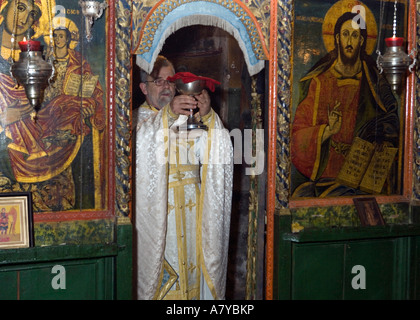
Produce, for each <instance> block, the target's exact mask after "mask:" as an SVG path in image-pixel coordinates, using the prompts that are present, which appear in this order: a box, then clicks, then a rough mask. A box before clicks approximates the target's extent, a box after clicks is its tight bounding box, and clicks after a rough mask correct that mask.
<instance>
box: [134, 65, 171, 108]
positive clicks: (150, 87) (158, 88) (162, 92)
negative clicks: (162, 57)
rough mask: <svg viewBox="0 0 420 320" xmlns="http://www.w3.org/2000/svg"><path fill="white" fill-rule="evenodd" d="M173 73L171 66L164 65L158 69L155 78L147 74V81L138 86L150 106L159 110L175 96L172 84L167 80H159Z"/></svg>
mask: <svg viewBox="0 0 420 320" xmlns="http://www.w3.org/2000/svg"><path fill="white" fill-rule="evenodd" d="M174 74H175V72H174V70H173V68H172V67H170V66H164V67H162V68H161V69H160V71H159V74H158V76H157V77H156V78H155V79H153V78H152V77H150V76H149V77H148V78H147V82H146V83H145V84H141V86H140V88H141V89H142V91H143V93H144V94H145V96H146V100H147V102H148V103H149V104H150V105H151V106H153V107H155V108H156V109H159V110H160V109H162V108H163V107H164V106H166V105H167V104H168V103H170V102H171V101H172V99H173V98H174V96H175V86H174V84H171V83H169V82H168V81H159V80H166V79H167V78H168V77H171V76H173V75H174ZM155 80H156V81H155ZM161 82H163V83H161Z"/></svg>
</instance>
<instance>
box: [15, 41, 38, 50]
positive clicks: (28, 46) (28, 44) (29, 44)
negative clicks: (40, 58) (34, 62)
mask: <svg viewBox="0 0 420 320" xmlns="http://www.w3.org/2000/svg"><path fill="white" fill-rule="evenodd" d="M18 43H19V47H20V50H21V51H41V42H39V41H36V40H31V39H29V40H26V39H25V38H24V39H23V41H19V42H18Z"/></svg>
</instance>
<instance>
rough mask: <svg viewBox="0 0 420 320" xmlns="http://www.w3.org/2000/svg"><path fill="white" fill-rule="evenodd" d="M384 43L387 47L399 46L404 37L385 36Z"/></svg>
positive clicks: (402, 42)
mask: <svg viewBox="0 0 420 320" xmlns="http://www.w3.org/2000/svg"><path fill="white" fill-rule="evenodd" d="M385 44H386V46H387V47H401V46H402V45H403V44H404V38H400V37H392V38H385Z"/></svg>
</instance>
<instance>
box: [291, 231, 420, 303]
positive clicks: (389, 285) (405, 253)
mask: <svg viewBox="0 0 420 320" xmlns="http://www.w3.org/2000/svg"><path fill="white" fill-rule="evenodd" d="M409 242H410V238H408V237H401V238H384V239H370V240H354V241H341V242H325V243H320V242H318V243H294V244H292V298H293V299H345V300H350V299H359V300H360V299H363V300H366V299H386V300H389V299H406V298H408V295H409V286H410V285H413V286H414V285H415V284H414V283H412V284H409V266H410V255H409V249H410V247H409ZM354 267H356V269H353V268H354ZM353 280H354V281H355V282H352V281H353ZM362 282H363V283H364V284H365V286H364V287H360V286H358V285H360V284H361V283H362Z"/></svg>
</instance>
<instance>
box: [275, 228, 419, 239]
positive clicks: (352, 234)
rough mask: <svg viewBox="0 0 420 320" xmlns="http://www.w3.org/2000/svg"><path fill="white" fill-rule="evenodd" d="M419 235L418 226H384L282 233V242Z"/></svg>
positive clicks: (315, 229) (314, 229)
mask: <svg viewBox="0 0 420 320" xmlns="http://www.w3.org/2000/svg"><path fill="white" fill-rule="evenodd" d="M417 235H420V225H408V224H404V225H385V226H371V227H345V228H313V229H305V230H303V231H301V232H299V233H290V232H289V233H283V240H287V241H293V242H314V241H341V240H351V239H378V238H389V237H404V236H417Z"/></svg>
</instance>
